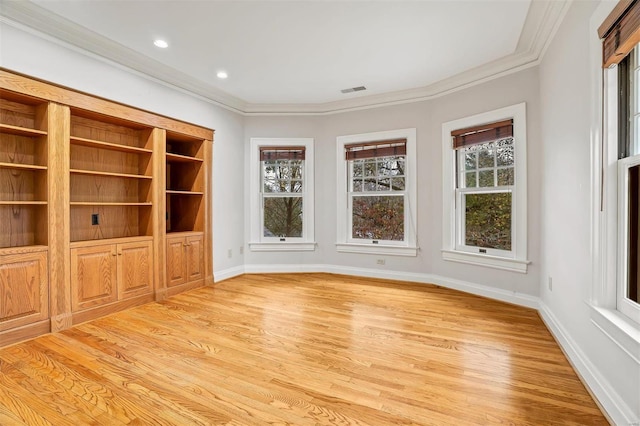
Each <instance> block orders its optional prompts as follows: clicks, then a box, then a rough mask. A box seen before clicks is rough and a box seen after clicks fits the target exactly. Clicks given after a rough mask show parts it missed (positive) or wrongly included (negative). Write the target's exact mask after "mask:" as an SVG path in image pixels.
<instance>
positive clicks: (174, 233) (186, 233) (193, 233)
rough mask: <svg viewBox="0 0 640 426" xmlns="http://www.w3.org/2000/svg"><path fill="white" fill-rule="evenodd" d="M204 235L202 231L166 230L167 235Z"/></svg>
mask: <svg viewBox="0 0 640 426" xmlns="http://www.w3.org/2000/svg"><path fill="white" fill-rule="evenodd" d="M202 235H204V232H202V231H176V232H171V231H169V232H167V237H171V238H173V237H199V236H202Z"/></svg>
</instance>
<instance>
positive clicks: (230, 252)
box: [227, 249, 233, 259]
mask: <svg viewBox="0 0 640 426" xmlns="http://www.w3.org/2000/svg"><path fill="white" fill-rule="evenodd" d="M227 257H228V258H229V259H231V258H232V257H233V250H231V249H229V250H228V251H227Z"/></svg>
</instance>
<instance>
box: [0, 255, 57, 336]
mask: <svg viewBox="0 0 640 426" xmlns="http://www.w3.org/2000/svg"><path fill="white" fill-rule="evenodd" d="M48 288H49V279H48V274H47V252H46V251H41V252H35V253H24V254H11V255H3V256H0V331H4V330H8V329H10V328H14V327H20V326H23V325H26V324H31V323H34V322H37V321H42V320H46V319H47V318H48V317H49V294H48V291H49V290H48Z"/></svg>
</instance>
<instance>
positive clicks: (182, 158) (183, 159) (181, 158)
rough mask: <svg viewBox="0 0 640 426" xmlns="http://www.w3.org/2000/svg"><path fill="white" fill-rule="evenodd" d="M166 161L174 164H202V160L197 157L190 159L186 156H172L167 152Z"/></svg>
mask: <svg viewBox="0 0 640 426" xmlns="http://www.w3.org/2000/svg"><path fill="white" fill-rule="evenodd" d="M166 156H167V161H168V162H170V163H171V162H175V163H202V162H204V160H203V159H202V158H198V157H190V156H188V155H180V154H172V153H170V152H167V154H166Z"/></svg>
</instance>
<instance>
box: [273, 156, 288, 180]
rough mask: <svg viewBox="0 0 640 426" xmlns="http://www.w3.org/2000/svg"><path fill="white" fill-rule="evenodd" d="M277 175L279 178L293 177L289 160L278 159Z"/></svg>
mask: <svg viewBox="0 0 640 426" xmlns="http://www.w3.org/2000/svg"><path fill="white" fill-rule="evenodd" d="M276 177H277V178H278V179H291V171H290V169H289V161H288V160H278V162H277V165H276Z"/></svg>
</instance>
